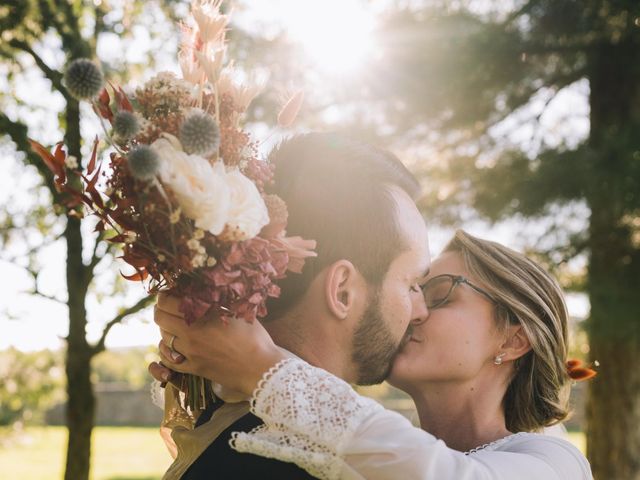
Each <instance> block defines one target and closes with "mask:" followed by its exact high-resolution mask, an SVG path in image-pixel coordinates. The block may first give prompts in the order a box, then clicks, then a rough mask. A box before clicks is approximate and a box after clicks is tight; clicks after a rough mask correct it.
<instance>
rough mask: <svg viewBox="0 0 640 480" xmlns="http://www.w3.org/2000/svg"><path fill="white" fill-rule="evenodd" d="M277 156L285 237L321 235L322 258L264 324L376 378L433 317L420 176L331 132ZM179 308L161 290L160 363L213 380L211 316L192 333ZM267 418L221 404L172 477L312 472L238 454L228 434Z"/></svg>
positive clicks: (354, 375)
mask: <svg viewBox="0 0 640 480" xmlns="http://www.w3.org/2000/svg"><path fill="white" fill-rule="evenodd" d="M271 161H272V162H273V163H274V164H275V166H276V173H275V183H274V187H273V193H275V194H277V195H279V196H280V197H281V198H282V199H283V200H284V201H285V202H286V204H287V207H288V210H289V219H288V227H287V230H288V232H287V233H288V234H289V235H299V236H302V237H303V238H309V239H314V240H316V241H317V248H316V251H317V253H318V256H317V257H316V258H309V259H307V260H306V263H305V267H304V270H303V273H302V274H300V275H296V274H291V275H289V276H288V277H287V278H286V279H284V280H283V281H282V282H281V283H280V286H281V288H282V294H281V296H280V297H279V298H277V299H272V300H270V303H269V304H268V305H267V307H268V311H269V314H268V316H267V318H265V319H264V320H263V322H262V323H263V325H264V327H265V328H266V330H267V331H268V332H269V334H270V335H271V337H272V338H273V340H274V341H275V342H276V343H277V344H278V345H280V346H281V347H282V348H284V349H286V350H288V351H289V352H291V353H293V354H294V355H297V356H299V357H301V358H303V359H304V360H306V361H307V362H309V363H311V364H313V365H315V366H318V367H321V368H324V369H325V370H327V371H329V372H331V373H333V374H334V375H336V376H338V377H340V378H342V379H344V380H345V381H347V382H350V383H355V384H359V385H370V384H375V383H380V382H382V381H383V380H384V379H385V378H386V376H387V374H388V372H389V370H390V367H391V363H392V361H393V358H394V356H395V354H396V352H397V351H398V349H399V347H400V346H401V345H402V344H403V342H405V341H406V340H407V339H408V338H409V336H410V332H411V327H412V324H413V323H415V322H420V321H424V320H425V319H426V316H427V311H426V307H425V304H424V300H423V298H422V294H421V292H420V288H419V285H420V283H421V282H422V281H423V278H424V277H425V276H426V274H427V272H428V269H429V264H430V256H429V249H428V243H427V232H426V226H425V223H424V220H423V218H422V216H421V215H420V213H419V211H418V209H417V208H416V205H415V202H414V200H415V198H416V197H417V196H418V194H419V186H418V183H417V181H416V180H415V178H414V177H413V176H412V175H411V174H410V173H409V171H408V170H407V169H406V168H405V167H404V166H403V165H402V164H401V163H400V161H399V160H398V159H397V158H396V157H395V156H394V155H392V154H391V153H389V152H387V151H384V150H380V149H377V148H375V147H373V146H370V145H367V144H362V143H358V142H354V141H352V140H348V139H345V138H343V137H340V136H338V135H335V134H323V133H310V134H305V135H300V136H296V137H294V138H292V139H290V140H288V141H286V142H284V143H283V144H282V145H281V146H280V147H278V148H277V149H276V150H275V151H274V152H273V153H272V154H271ZM176 306H177V302H176V300H175V299H172V298H171V297H166V296H164V297H161V298H160V299H159V302H158V306H157V308H156V314H155V321H156V323H157V324H158V325H159V326H160V328H161V331H162V335H163V342H164V344H162V343H161V346H160V347H161V353H162V354H163V363H164V364H165V365H167V366H173V367H174V368H175V369H176V370H178V369H179V368H178V365H180V371H188V372H189V373H194V374H198V375H201V376H205V377H206V376H207V372H208V371H209V370H208V368H207V367H208V365H212V364H214V362H215V361H214V360H213V358H209V357H208V354H209V353H210V342H209V343H208V341H207V335H206V328H207V327H206V325H207V323H208V322H198V323H199V324H200V326H198V327H194V326H192V327H188V328H185V327H184V322H183V320H182V319H181V318H179V313H178V311H177V308H176ZM213 321H214V322H215V320H213ZM177 331H180V332H181V333H180V335H177V337H176V338H171V340H172V342H171V343H172V345H173V347H174V350H175V351H177V352H184V353H185V357H186V359H185V358H184V357H182V356H181V355H177V356H174V357H171V356H170V354H171V353H174V351H173V350H169V349H168V347H167V343H168V342H169V340H170V337H172V335H169V334H168V332H172V333H173V332H177ZM268 366H269V365H266V366H265V370H266V368H268ZM150 371H151V373H152V374H153V375H154V377H156V378H157V379H159V380H161V379H165V378H166V376H167V375H169V374H170V371H169V370H168V369H167V368H165V367H164V366H162V365H160V364H155V363H154V364H152V365H151V366H150ZM221 396H222V397H224V395H221ZM242 408H244V410H242ZM234 412H235V413H234ZM238 412H240V414H238ZM245 412H246V414H245ZM234 415H235V417H234ZM261 423H262V422H261V420H260V419H258V418H257V417H255V416H253V415H252V414H250V413H248V404H247V403H246V402H241V403H232V402H226V403H225V402H224V401H223V400H219V401H217V402H216V403H215V404H214V405H213V406H212V407H211V408H210V409H208V410H207V411H205V412H204V413H203V414H202V415H201V416H200V418H199V419H198V424H197V427H196V428H195V430H193V431H192V433H190V434H191V435H193V437H194V438H197V439H198V440H197V441H198V442H201V443H202V442H205V443H206V445H204V446H202V448H201V450H202V452H201V453H200V450H197V453H198V456H197V458H191V459H187V461H185V458H184V457H185V456H186V457H188V452H186V453H185V452H184V451H183V452H181V455H182V456H183V458H181V457H180V454H179V455H178V460H177V461H176V462H175V463H174V465H172V467H171V468H170V470H169V472H168V474H167V476H166V477H165V478H172V479H173V478H182V479H183V480H191V479H209V478H239V479H240V478H242V479H253V478H256V479H258V478H260V479H274V480H275V479H307V478H313V477H311V476H310V475H309V474H308V473H306V472H305V471H304V470H301V469H299V468H298V467H297V466H295V465H294V464H290V463H283V462H279V461H276V460H272V459H267V458H263V457H259V456H255V455H251V454H244V453H238V452H236V451H235V450H233V449H231V447H230V446H229V439H230V438H231V434H232V432H234V431H250V430H251V429H253V428H254V427H256V426H258V425H260V424H261Z"/></svg>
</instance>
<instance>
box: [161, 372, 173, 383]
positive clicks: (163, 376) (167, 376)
mask: <svg viewBox="0 0 640 480" xmlns="http://www.w3.org/2000/svg"><path fill="white" fill-rule="evenodd" d="M160 376H161V377H162V379H163V380H164V381H165V382H168V381H169V377H170V376H171V375H169V372H163V373H162V375H160Z"/></svg>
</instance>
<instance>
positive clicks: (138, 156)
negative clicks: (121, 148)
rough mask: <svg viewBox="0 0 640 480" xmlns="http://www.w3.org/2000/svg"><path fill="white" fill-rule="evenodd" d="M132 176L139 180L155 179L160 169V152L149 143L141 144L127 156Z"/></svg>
mask: <svg viewBox="0 0 640 480" xmlns="http://www.w3.org/2000/svg"><path fill="white" fill-rule="evenodd" d="M127 161H128V163H129V171H130V172H131V176H132V177H133V178H135V179H137V180H142V181H148V180H151V179H153V177H155V175H156V174H157V173H158V170H159V169H160V161H159V159H158V154H157V153H156V152H155V151H154V150H153V149H152V148H151V147H149V146H148V145H139V146H137V147H136V148H134V149H133V150H131V152H130V153H129V155H128V157H127Z"/></svg>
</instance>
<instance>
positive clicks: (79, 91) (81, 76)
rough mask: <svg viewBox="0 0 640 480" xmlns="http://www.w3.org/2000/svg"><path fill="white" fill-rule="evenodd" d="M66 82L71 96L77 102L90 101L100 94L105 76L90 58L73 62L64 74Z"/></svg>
mask: <svg viewBox="0 0 640 480" xmlns="http://www.w3.org/2000/svg"><path fill="white" fill-rule="evenodd" d="M64 81H65V84H66V86H67V89H68V90H69V93H70V94H71V96H72V97H73V98H75V99H77V100H90V99H92V98H93V97H95V96H96V95H98V94H99V93H100V90H102V86H103V84H104V76H103V75H102V71H101V70H100V67H98V66H97V65H96V64H95V63H93V62H92V61H91V60H89V59H88V58H78V59H77V60H74V61H73V62H71V64H70V65H69V67H68V68H67V71H66V72H65V73H64Z"/></svg>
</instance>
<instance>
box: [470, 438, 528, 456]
mask: <svg viewBox="0 0 640 480" xmlns="http://www.w3.org/2000/svg"><path fill="white" fill-rule="evenodd" d="M527 433H528V432H518V433H512V434H511V435H507V436H506V437H502V438H499V439H498V440H494V441H493V442H489V443H485V444H484V445H480V446H477V447H475V448H472V449H471V450H467V451H466V452H464V454H465V455H471V454H472V453H476V452H479V451H480V450H495V449H496V448H498V447H499V446H500V445H502V444H503V443H506V442H508V441H509V440H512V439H513V438H514V437H519V436H521V435H524V434H527Z"/></svg>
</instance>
